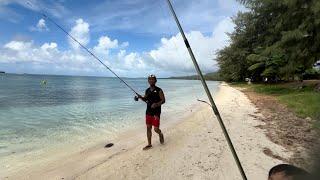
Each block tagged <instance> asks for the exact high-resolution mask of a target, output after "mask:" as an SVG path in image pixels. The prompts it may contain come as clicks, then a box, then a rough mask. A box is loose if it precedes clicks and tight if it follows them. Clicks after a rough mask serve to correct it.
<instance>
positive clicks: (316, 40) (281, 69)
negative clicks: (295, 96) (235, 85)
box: [217, 0, 320, 81]
mask: <svg viewBox="0 0 320 180" xmlns="http://www.w3.org/2000/svg"><path fill="white" fill-rule="evenodd" d="M239 2H240V3H242V4H243V5H244V6H245V7H246V8H247V11H245V12H239V13H238V14H237V16H236V17H234V18H233V22H234V23H235V25H236V26H235V30H234V32H232V33H231V34H229V36H230V39H231V43H230V45H229V46H227V47H225V48H223V49H222V50H220V51H219V52H218V56H217V61H218V64H219V67H220V75H221V76H222V77H223V78H224V79H225V80H227V81H243V80H244V79H245V78H246V77H248V78H251V79H253V80H256V81H260V80H262V78H264V77H267V78H269V79H277V80H293V79H295V78H298V79H299V78H300V79H301V78H302V77H303V75H304V73H306V72H307V70H308V69H311V68H312V66H313V64H314V63H315V62H316V61H317V60H318V59H319V55H320V1H319V0H280V1H279V0H239Z"/></svg>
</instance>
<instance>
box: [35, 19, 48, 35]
mask: <svg viewBox="0 0 320 180" xmlns="http://www.w3.org/2000/svg"><path fill="white" fill-rule="evenodd" d="M30 31H39V32H42V31H49V28H48V27H47V25H46V21H45V20H44V19H42V18H41V19H40V20H39V21H38V23H37V25H36V26H35V27H33V26H31V27H30Z"/></svg>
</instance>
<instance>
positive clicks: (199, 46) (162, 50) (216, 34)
mask: <svg viewBox="0 0 320 180" xmlns="http://www.w3.org/2000/svg"><path fill="white" fill-rule="evenodd" d="M233 27H234V25H233V23H232V22H231V19H230V18H226V19H224V20H222V21H221V22H220V23H219V24H218V25H217V26H216V28H215V29H214V31H213V33H212V34H211V35H209V36H205V35H203V34H202V33H201V32H199V31H192V32H190V33H187V34H186V36H187V38H188V40H189V43H190V45H191V47H192V49H193V52H194V54H195V57H196V58H197V60H198V63H199V65H200V67H201V68H202V70H203V71H204V72H212V71H214V70H217V67H216V66H215V65H216V62H215V61H214V58H215V52H216V51H217V50H218V49H221V48H223V47H224V46H225V45H227V43H228V41H227V40H228V36H227V35H226V34H225V33H226V32H231V31H232V30H233ZM149 55H150V56H151V58H152V60H153V61H154V62H153V63H154V65H155V66H157V67H161V69H163V70H167V71H171V72H174V71H178V72H185V73H189V74H190V73H191V72H194V67H193V64H192V61H191V59H190V56H189V53H188V51H187V49H186V47H185V44H184V41H183V39H182V37H181V35H180V34H177V35H175V36H173V37H171V38H162V39H161V44H160V46H159V47H158V48H157V49H155V50H151V51H150V52H149Z"/></svg>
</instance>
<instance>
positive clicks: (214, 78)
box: [166, 72, 223, 81]
mask: <svg viewBox="0 0 320 180" xmlns="http://www.w3.org/2000/svg"><path fill="white" fill-rule="evenodd" d="M204 78H205V80H209V81H223V80H222V78H221V77H220V75H219V73H218V72H211V73H207V74H204ZM166 79H186V80H200V77H199V76H198V75H191V76H172V77H169V78H166Z"/></svg>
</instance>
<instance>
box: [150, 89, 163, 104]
mask: <svg viewBox="0 0 320 180" xmlns="http://www.w3.org/2000/svg"><path fill="white" fill-rule="evenodd" d="M159 96H160V101H159V102H157V103H154V104H153V105H152V106H153V107H152V108H156V107H159V106H161V105H162V104H164V103H165V102H166V98H165V96H164V93H163V91H162V90H161V91H160V92H159Z"/></svg>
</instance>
